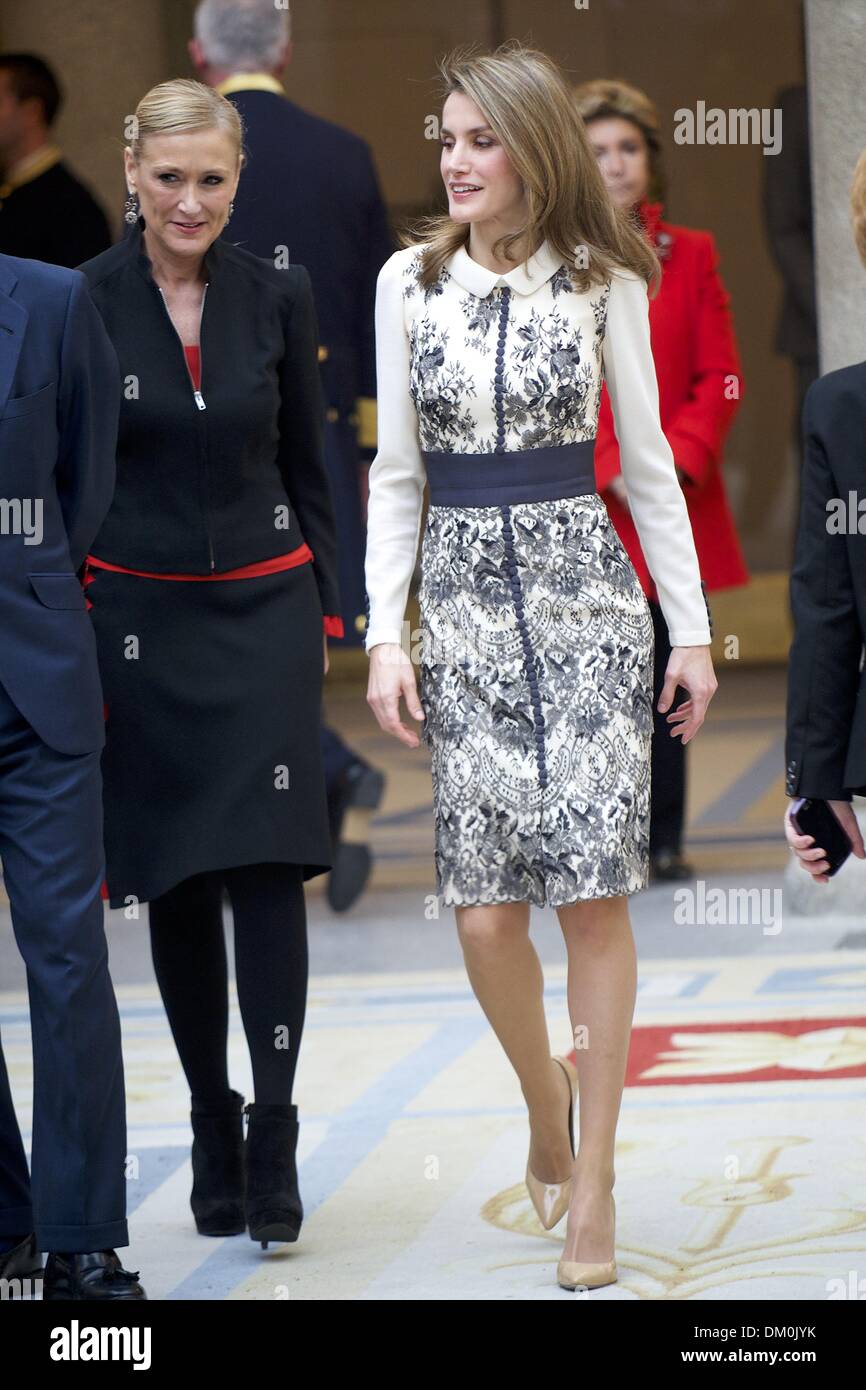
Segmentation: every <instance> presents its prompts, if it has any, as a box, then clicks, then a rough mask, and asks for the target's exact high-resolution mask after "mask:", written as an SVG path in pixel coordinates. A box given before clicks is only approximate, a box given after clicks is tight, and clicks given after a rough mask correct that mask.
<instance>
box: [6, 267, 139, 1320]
mask: <svg viewBox="0 0 866 1390" xmlns="http://www.w3.org/2000/svg"><path fill="white" fill-rule="evenodd" d="M119 407H120V380H119V369H118V364H117V357H116V355H115V352H114V348H113V347H112V345H111V342H110V340H109V338H108V335H107V334H106V332H105V329H104V328H103V325H102V320H101V318H100V316H99V314H98V312H97V310H96V308H95V306H94V305H93V303H92V302H91V299H90V295H89V292H88V289H87V282H86V280H85V278H84V276H83V275H81V274H80V273H79V272H78V271H76V270H67V269H64V268H61V267H57V266H51V265H47V264H45V263H43V262H41V261H32V260H19V259H17V258H16V257H13V256H6V255H0V858H2V862H3V872H4V879H5V885H6V891H7V893H8V896H9V903H10V908H11V914H12V925H13V929H14V931H15V938H16V941H17V943H18V947H19V949H20V951H21V955H22V956H23V958H24V961H25V963H26V965H27V984H28V992H29V997H30V1022H31V1032H32V1039H33V1068H34V1089H33V1095H34V1101H33V1143H32V1154H31V1161H32V1176H31V1174H30V1173H28V1169H27V1161H26V1158H25V1153H24V1146H23V1144H22V1142H21V1133H20V1131H19V1128H18V1123H17V1120H16V1117H15V1111H14V1109H13V1106H12V1096H11V1092H10V1088H9V1079H8V1076H7V1072H6V1065H5V1062H4V1060H3V1053H2V1049H0V1281H2V1280H4V1279H5V1280H12V1279H14V1278H18V1279H22V1278H27V1277H33V1276H35V1275H38V1274H39V1273H40V1272H41V1258H40V1256H39V1253H38V1252H39V1251H48V1252H49V1254H48V1262H47V1265H46V1268H45V1273H44V1280H43V1297H44V1298H46V1299H91V1300H92V1299H100V1300H105V1299H117V1298H123V1299H129V1298H138V1299H141V1298H144V1297H145V1294H144V1290H143V1289H142V1288H141V1285H140V1284H138V1283H137V1282H136V1279H137V1276H136V1275H133V1274H130V1273H129V1271H127V1270H124V1269H122V1267H121V1265H120V1262H119V1260H118V1258H117V1255H116V1254H115V1253H114V1249H113V1247H114V1246H122V1245H128V1244H129V1237H128V1233H127V1224H126V1184H125V1162H126V1117H125V1095H124V1082H123V1061H122V1056H121V1046H120V1020H119V1017H118V1012H117V1004H116V1002H115V998H114V991H113V988H112V984H111V978H110V975H109V973H108V948H107V945H106V940H105V929H104V925H103V908H102V897H101V888H102V880H103V874H104V860H103V849H102V783H101V778H100V768H99V762H100V754H101V750H102V747H103V745H104V743H105V729H104V721H103V702H102V689H101V685H100V680H99V672H98V669H97V664H96V643H95V638H94V633H93V628H92V626H91V621H90V617H89V614H88V612H87V605H86V600H85V596H84V590H83V589H82V586H81V581H80V579H79V577H78V573H77V572H78V571H79V569H81V567H82V566H83V563H84V558H85V555H86V553H87V548H88V546H89V545H90V543H91V541H92V540H93V537H94V536H95V535H96V533H97V531H98V530H99V527H100V524H101V522H102V520H103V517H104V516H105V514H106V512H107V511H108V508H109V505H110V503H111V497H112V492H113V489H114V473H115V446H116V441H117V425H118V413H119ZM7 1287H8V1286H7Z"/></svg>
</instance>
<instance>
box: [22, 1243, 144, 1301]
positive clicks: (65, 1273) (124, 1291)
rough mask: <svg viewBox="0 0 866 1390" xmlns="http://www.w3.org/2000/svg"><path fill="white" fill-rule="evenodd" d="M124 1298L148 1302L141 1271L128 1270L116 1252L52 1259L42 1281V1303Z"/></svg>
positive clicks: (91, 1253) (70, 1255)
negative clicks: (139, 1272)
mask: <svg viewBox="0 0 866 1390" xmlns="http://www.w3.org/2000/svg"><path fill="white" fill-rule="evenodd" d="M121 1298H127V1299H131V1298H135V1299H139V1300H140V1299H142V1298H147V1294H146V1293H145V1292H144V1289H143V1288H142V1287H141V1284H139V1282H138V1270H136V1271H135V1273H134V1274H133V1273H131V1272H130V1270H128V1269H124V1268H123V1266H122V1265H121V1263H120V1260H119V1259H118V1258H117V1256H116V1254H115V1253H114V1251H113V1250H93V1251H89V1252H88V1253H87V1254H78V1253H72V1254H66V1253H64V1254H57V1253H56V1252H52V1253H51V1254H49V1256H48V1263H47V1264H46V1266H45V1274H44V1276H43V1280H42V1301H43V1303H45V1302H59V1301H60V1300H61V1299H88V1300H91V1301H93V1302H96V1301H99V1302H102V1303H108V1302H113V1301H116V1300H118V1299H121Z"/></svg>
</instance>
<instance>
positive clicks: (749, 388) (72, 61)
mask: <svg viewBox="0 0 866 1390" xmlns="http://www.w3.org/2000/svg"><path fill="white" fill-rule="evenodd" d="M193 9H194V5H193V3H191V0H75V3H74V5H65V4H61V3H58V0H2V12H0V44H2V46H3V47H5V48H24V49H32V50H33V51H35V52H38V53H41V54H42V55H43V56H45V57H46V58H48V59H49V61H51V62H52V63H54V64H55V65H56V67H57V69H58V71H59V73H60V74H61V77H62V78H63V80H64V82H65V85H66V87H67V92H68V100H67V105H66V108H65V111H64V113H63V115H62V118H61V120H60V123H59V127H58V132H57V133H58V138H59V140H60V143H61V144H62V145H63V147H64V149H65V151H66V153H67V155H68V157H69V158H70V160H71V162H72V163H73V164H74V165H75V166H76V167H77V169H78V171H79V172H80V173H81V174H82V175H83V176H84V177H85V178H87V179H88V180H89V181H90V183H91V184H92V185H93V186H94V188H95V189H96V190H97V191H98V193H99V194H100V195H101V197H102V198H103V200H104V202H105V204H106V206H107V207H108V208H109V209H110V210H111V211H112V213H113V215H114V218H115V224H116V226H117V227H118V229H119V226H120V221H119V218H120V212H121V209H122V202H123V195H124V191H125V190H124V185H123V180H122V155H121V151H122V148H123V143H124V142H123V119H124V116H125V115H126V114H128V113H129V112H131V111H133V110H134V108H135V105H136V102H137V101H138V99H139V97H140V96H141V95H142V94H143V92H144V91H146V90H147V88H148V87H149V86H151V85H153V84H154V83H155V82H158V81H161V80H164V79H165V78H167V77H177V76H190V75H191V69H190V66H189V63H188V59H187V56H186V47H185V44H186V39H187V37H188V35H189V33H190V32H191V16H192V12H193ZM292 16H293V28H294V40H295V56H294V61H293V63H292V65H291V68H290V69H289V73H288V77H287V87H288V90H289V94H290V95H291V96H292V97H293V99H295V100H297V101H298V102H300V103H301V104H303V105H305V106H307V107H308V108H309V109H311V110H313V111H316V112H318V113H319V114H321V115H323V116H326V117H328V118H329V119H331V120H335V121H338V122H340V123H342V124H345V125H347V126H350V127H351V128H352V129H353V130H356V131H357V132H359V133H360V134H361V135H363V136H364V137H365V138H366V139H367V140H368V141H369V142H370V144H371V145H372V147H373V150H374V153H375V156H376V161H377V165H378V168H379V173H380V177H381V181H382V185H383V188H384V191H385V194H386V198H387V200H388V203H389V206H390V207H391V209H392V212H393V214H394V216H395V219H398V220H399V219H400V218H401V217H402V215H403V214H405V213H406V211H407V210H410V209H412V208H416V207H418V206H420V205H422V204H424V203H426V202H428V201H429V200H430V198H431V196H435V193H436V191H437V189H438V186H439V178H438V168H437V162H438V150H437V146H436V145H435V144H434V143H432V142H431V141H429V140H427V139H425V119H426V118H427V117H428V116H429V115H431V114H434V113H436V112H437V111H438V99H437V96H436V92H435V72H436V66H435V65H436V59H437V57H438V56H439V55H441V54H442V53H444V52H446V51H447V50H448V49H449V48H451V47H452V46H454V45H456V44H458V43H462V42H471V41H478V42H481V43H484V44H490V43H495V42H498V41H499V40H501V39H503V38H512V37H515V38H520V39H523V40H524V41H527V42H530V43H533V44H535V45H537V46H538V47H541V48H543V49H546V50H547V51H548V52H549V53H550V54H551V55H552V56H553V57H555V58H556V59H557V61H559V62H560V63H561V64H562V65H563V66H564V67H565V69H566V70H567V73H568V75H569V76H570V77H571V78H573V80H574V81H575V82H577V81H581V80H583V79H585V78H589V77H597V76H620V77H624V78H626V79H627V80H629V81H631V82H634V83H636V84H637V85H638V86H641V87H643V88H644V89H645V90H646V91H647V92H648V93H649V94H650V96H651V97H652V98H653V99H654V100H655V101H656V103H657V104H658V106H659V108H660V111H661V114H662V121H663V130H664V132H665V143H666V151H665V153H666V168H667V173H668V179H669V195H668V200H667V214H668V216H669V217H670V219H671V220H673V221H675V222H676V221H681V222H684V223H686V224H690V225H693V226H698V227H707V228H710V229H711V230H712V231H713V232H714V234H715V236H716V240H717V244H718V247H719V251H720V254H721V264H722V271H723V275H724V278H725V281H726V283H727V286H728V288H729V290H730V293H731V296H732V300H733V306H734V312H735V319H736V326H737V332H738V337H739V342H740V348H741V352H742V358H743V369H744V393H743V404H742V407H741V410H740V413H739V417H738V419H737V422H736V424H735V427H734V430H733V432H732V435H731V439H730V444H729V447H728V451H727V457H726V465H725V467H726V477H727V481H728V487H729V491H730V494H731V498H732V501H733V504H734V507H735V511H736V515H737V519H738V522H739V525H740V529H741V534H742V536H743V540H744V545H745V549H746V553H747V557H748V560H749V563H750V565H751V567H752V568H753V569H754V570H756V571H757V570H779V569H784V568H786V566H787V564H788V559H789V554H790V544H791V535H792V527H793V512H794V502H795V488H794V472H793V460H792V459H791V457H790V454H789V435H790V429H791V418H790V417H791V410H792V408H793V405H792V401H793V394H792V389H791V388H792V382H791V376H790V372H791V369H790V367H789V364H788V362H787V361H786V360H785V359H782V358H780V357H778V356H776V355H775V353H774V351H773V347H772V340H773V332H774V328H775V321H776V315H777V311H778V304H779V298H780V284H779V280H778V277H777V275H776V272H775V269H774V267H773V265H772V262H771V260H770V256H769V251H768V247H767V242H766V237H765V233H764V227H763V219H762V212H761V181H762V173H763V162H764V159H765V156H764V155H763V154H762V153H761V150H760V147H758V146H752V145H718V146H709V145H694V146H688V145H676V144H674V141H673V113H674V112H675V110H676V109H677V108H678V107H690V108H692V109H694V107H695V105H696V103H697V102H698V101H699V100H703V101H704V102H706V104H707V106H720V107H723V108H724V109H728V108H729V107H753V106H754V107H772V106H773V105H774V101H775V97H776V95H777V92H778V90H779V89H780V87H782V86H785V85H787V84H790V83H793V82H797V81H802V80H803V77H804V72H803V53H802V43H801V25H802V20H801V7H800V4H799V0H762V3H761V4H760V5H758V6H755V5H754V4H753V3H751V0H700V3H698V4H696V3H694V0H589V6H588V8H587V9H578V8H576V7H575V4H574V2H573V0H438V3H437V4H436V5H432V4H430V0H364V3H360V0H358V2H356V0H294V3H293V5H292ZM766 157H768V158H769V157H772V156H766Z"/></svg>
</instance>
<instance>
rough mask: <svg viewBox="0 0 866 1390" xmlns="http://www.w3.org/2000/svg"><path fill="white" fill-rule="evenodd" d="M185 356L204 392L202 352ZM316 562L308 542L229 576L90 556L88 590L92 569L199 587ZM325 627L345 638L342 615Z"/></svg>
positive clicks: (191, 348) (86, 577) (86, 572)
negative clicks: (159, 570) (153, 569)
mask: <svg viewBox="0 0 866 1390" xmlns="http://www.w3.org/2000/svg"><path fill="white" fill-rule="evenodd" d="M184 352H185V353H186V360H187V365H188V367H189V374H190V376H191V378H192V381H193V384H194V386H195V389H196V390H197V391H200V390H201V352H200V350H199V348H198V347H197V346H185V347H184ZM312 559H313V552H312V550H311V549H310V547H309V546H308V545H307V543H306V542H304V544H303V545H299V546H298V547H297V549H295V550H290V551H289V552H288V554H286V555H276V556H274V558H273V559H271V560H259V561H257V562H256V563H255V564H253V565H242V566H241V568H240V569H234V570H226V572H225V574H152V573H150V572H148V571H146V570H131V569H127V568H126V566H125V565H110V564H109V563H108V562H107V561H106V560H99V559H97V557H96V556H95V555H88V557H87V560H86V562H85V570H84V586H85V588H86V587H87V585H88V584H89V583H91V582H92V580H93V575H92V574H90V573H89V570H90V568H91V566H92V567H93V568H95V569H101V570H114V571H115V572H116V573H119V574H137V575H139V576H140V577H141V578H142V579H173V580H191V581H193V582H195V583H207V582H208V581H214V580H221V579H257V578H258V577H259V576H261V575H265V574H279V573H280V572H281V571H282V570H288V569H293V568H294V567H295V565H304V564H309V563H310V561H311V560H312ZM85 597H86V596H85ZM87 607H88V608H92V607H93V604H92V603H91V602H90V600H89V599H87ZM324 624H325V633H326V635H327V636H328V637H343V636H344V635H345V634H344V630H343V619H342V617H340V616H339V614H337V615H332V614H329V615H327V616H326V617H325V618H324Z"/></svg>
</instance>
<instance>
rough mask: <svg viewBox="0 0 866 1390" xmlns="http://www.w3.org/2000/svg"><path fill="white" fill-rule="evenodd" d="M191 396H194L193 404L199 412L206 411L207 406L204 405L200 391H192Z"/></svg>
mask: <svg viewBox="0 0 866 1390" xmlns="http://www.w3.org/2000/svg"><path fill="white" fill-rule="evenodd" d="M193 395H194V396H195V403H196V405H197V406H198V408H199V410H206V409H207V406H206V405H205V403H204V396H203V395H202V393H201V391H193Z"/></svg>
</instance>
